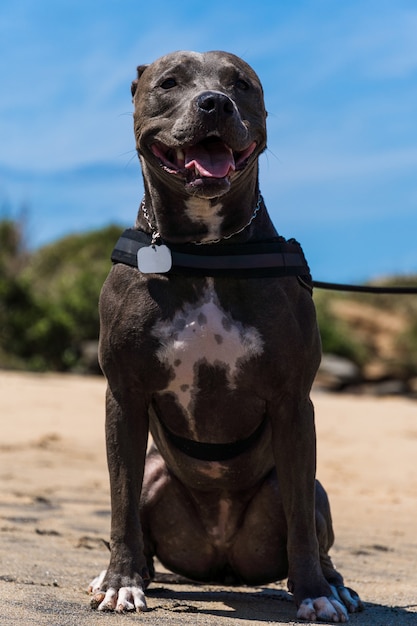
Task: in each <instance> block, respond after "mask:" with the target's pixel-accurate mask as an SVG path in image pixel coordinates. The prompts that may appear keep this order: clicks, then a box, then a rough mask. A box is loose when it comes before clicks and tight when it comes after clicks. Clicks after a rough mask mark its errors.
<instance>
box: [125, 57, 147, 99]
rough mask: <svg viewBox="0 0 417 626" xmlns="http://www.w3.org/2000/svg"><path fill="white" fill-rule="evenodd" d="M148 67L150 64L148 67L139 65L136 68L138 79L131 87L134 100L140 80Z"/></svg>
mask: <svg viewBox="0 0 417 626" xmlns="http://www.w3.org/2000/svg"><path fill="white" fill-rule="evenodd" d="M147 67H149V64H148V65H138V67H137V68H136V71H137V78H136V79H135V80H134V81H133V82H132V84H131V86H130V91H131V92H132V98H133V97H134V96H135V93H136V89H137V88H138V82H139V78H140V77H141V76H142V74H143V72H144V71H145V70H146V68H147Z"/></svg>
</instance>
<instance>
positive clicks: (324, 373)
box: [316, 354, 361, 391]
mask: <svg viewBox="0 0 417 626" xmlns="http://www.w3.org/2000/svg"><path fill="white" fill-rule="evenodd" d="M360 380H361V371H360V368H359V367H358V366H357V365H356V363H353V362H352V361H350V360H349V359H346V358H345V357H341V356H338V355H336V354H323V357H322V359H321V364H320V367H319V371H318V373H317V377H316V382H317V384H318V385H319V386H321V387H326V388H328V389H332V390H335V391H336V390H340V389H343V388H344V387H346V386H347V385H353V384H357V383H358V382H360Z"/></svg>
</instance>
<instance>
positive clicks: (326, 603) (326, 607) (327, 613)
mask: <svg viewBox="0 0 417 626" xmlns="http://www.w3.org/2000/svg"><path fill="white" fill-rule="evenodd" d="M297 619H305V620H307V621H309V622H315V621H317V620H321V621H324V622H336V623H340V622H347V621H348V620H349V616H348V612H347V610H346V608H345V607H344V606H343V604H342V602H340V601H339V600H336V598H327V597H326V596H322V597H321V598H314V600H312V599H311V598H307V599H306V600H303V601H302V602H301V604H300V606H299V608H298V611H297Z"/></svg>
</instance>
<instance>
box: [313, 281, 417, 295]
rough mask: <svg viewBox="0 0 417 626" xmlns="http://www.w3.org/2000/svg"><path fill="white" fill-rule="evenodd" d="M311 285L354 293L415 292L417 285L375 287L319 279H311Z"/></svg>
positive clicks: (416, 291) (317, 287)
mask: <svg viewBox="0 0 417 626" xmlns="http://www.w3.org/2000/svg"><path fill="white" fill-rule="evenodd" d="M313 287H314V288H316V289H327V290H330V291H351V292H356V293H377V294H417V287H376V286H372V285H344V284H341V283H326V282H322V281H320V280H313Z"/></svg>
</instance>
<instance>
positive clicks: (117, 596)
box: [88, 570, 147, 613]
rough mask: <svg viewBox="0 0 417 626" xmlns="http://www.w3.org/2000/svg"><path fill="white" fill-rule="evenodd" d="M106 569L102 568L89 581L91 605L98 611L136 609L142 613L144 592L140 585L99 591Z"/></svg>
mask: <svg viewBox="0 0 417 626" xmlns="http://www.w3.org/2000/svg"><path fill="white" fill-rule="evenodd" d="M105 576H106V570H103V571H102V572H101V573H100V574H99V575H98V576H97V577H96V578H94V580H92V581H91V583H90V585H89V587H88V590H89V592H90V593H92V594H93V598H92V600H91V605H92V606H93V607H94V608H96V609H97V610H98V611H116V613H124V612H125V611H136V612H137V613H142V612H143V611H146V610H147V606H146V600H145V594H144V593H143V590H142V588H141V587H138V586H136V585H135V586H130V587H121V588H120V589H119V590H117V589H114V588H113V587H110V588H109V589H107V591H101V586H102V584H103V581H104V578H105Z"/></svg>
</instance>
